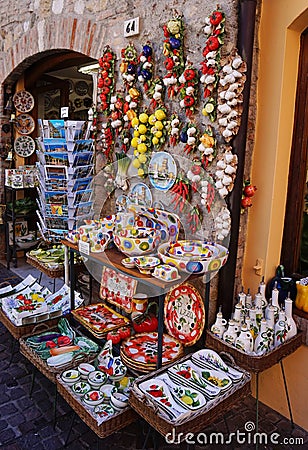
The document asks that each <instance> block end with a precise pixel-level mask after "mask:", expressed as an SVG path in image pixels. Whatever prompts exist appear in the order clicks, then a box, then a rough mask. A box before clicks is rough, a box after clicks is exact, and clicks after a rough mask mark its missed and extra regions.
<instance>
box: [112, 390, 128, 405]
mask: <svg viewBox="0 0 308 450" xmlns="http://www.w3.org/2000/svg"><path fill="white" fill-rule="evenodd" d="M111 404H112V405H113V406H114V407H115V408H117V409H122V408H125V407H126V406H127V404H128V396H127V395H125V394H123V393H122V392H118V390H117V388H116V387H114V388H113V389H112V391H111Z"/></svg>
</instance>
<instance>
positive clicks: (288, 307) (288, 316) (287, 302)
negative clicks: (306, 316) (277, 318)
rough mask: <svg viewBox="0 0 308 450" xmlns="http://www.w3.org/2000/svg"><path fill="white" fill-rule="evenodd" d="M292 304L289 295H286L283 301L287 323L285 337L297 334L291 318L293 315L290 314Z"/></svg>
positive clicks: (288, 337)
mask: <svg viewBox="0 0 308 450" xmlns="http://www.w3.org/2000/svg"><path fill="white" fill-rule="evenodd" d="M292 304H293V300H292V299H291V298H290V297H287V298H286V299H285V301H284V308H285V314H286V322H287V325H288V330H287V332H288V334H287V339H291V338H292V337H293V336H295V335H296V334H297V326H296V323H295V320H294V319H293V316H292Z"/></svg>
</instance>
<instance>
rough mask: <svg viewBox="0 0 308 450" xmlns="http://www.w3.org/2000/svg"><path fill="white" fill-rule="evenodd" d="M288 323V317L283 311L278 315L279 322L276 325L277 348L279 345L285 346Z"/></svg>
mask: <svg viewBox="0 0 308 450" xmlns="http://www.w3.org/2000/svg"><path fill="white" fill-rule="evenodd" d="M287 328H288V325H287V321H286V315H285V312H284V311H283V310H282V309H281V310H280V311H279V314H278V320H277V322H276V323H275V329H274V334H275V347H278V345H281V344H283V343H284V342H285V341H286V337H287Z"/></svg>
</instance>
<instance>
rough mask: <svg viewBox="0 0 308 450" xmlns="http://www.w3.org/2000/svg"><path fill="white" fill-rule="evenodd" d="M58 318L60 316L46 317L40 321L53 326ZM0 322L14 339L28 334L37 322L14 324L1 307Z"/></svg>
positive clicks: (32, 330)
mask: <svg viewBox="0 0 308 450" xmlns="http://www.w3.org/2000/svg"><path fill="white" fill-rule="evenodd" d="M59 319H60V317H55V318H53V319H48V320H46V321H44V322H42V323H44V324H46V326H47V327H53V326H55V325H57V323H58V322H59ZM0 322H2V323H3V325H4V326H5V328H6V329H7V330H8V331H9V332H10V333H11V335H12V336H13V337H14V338H15V339H20V338H21V337H23V336H28V335H29V336H30V335H31V334H32V333H33V332H34V330H35V329H36V327H37V326H38V324H35V323H33V324H29V325H21V326H16V325H14V324H13V323H12V322H11V321H10V319H9V318H8V316H7V315H6V314H5V313H4V312H3V311H2V310H1V309H0Z"/></svg>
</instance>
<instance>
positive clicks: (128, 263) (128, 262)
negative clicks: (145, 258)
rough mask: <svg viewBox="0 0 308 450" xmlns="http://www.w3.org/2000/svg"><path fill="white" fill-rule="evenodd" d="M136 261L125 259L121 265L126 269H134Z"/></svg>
mask: <svg viewBox="0 0 308 450" xmlns="http://www.w3.org/2000/svg"><path fill="white" fill-rule="evenodd" d="M135 259H136V258H123V259H122V261H121V263H122V264H123V266H124V267H127V268H128V269H133V268H134V267H135Z"/></svg>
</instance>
